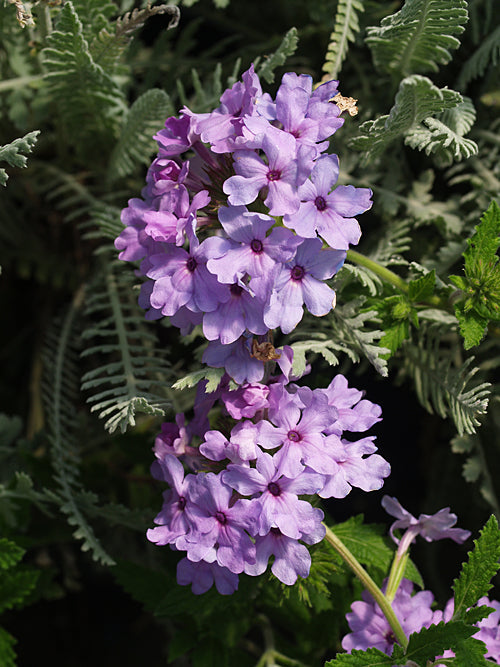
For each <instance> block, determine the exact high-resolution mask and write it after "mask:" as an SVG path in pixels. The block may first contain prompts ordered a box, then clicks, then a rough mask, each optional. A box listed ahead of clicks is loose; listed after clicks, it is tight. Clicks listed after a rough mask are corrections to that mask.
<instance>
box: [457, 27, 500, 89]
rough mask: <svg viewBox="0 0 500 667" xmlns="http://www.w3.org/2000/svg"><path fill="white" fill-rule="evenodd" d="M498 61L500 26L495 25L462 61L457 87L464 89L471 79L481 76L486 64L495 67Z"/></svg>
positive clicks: (499, 57)
mask: <svg viewBox="0 0 500 667" xmlns="http://www.w3.org/2000/svg"><path fill="white" fill-rule="evenodd" d="M499 61H500V26H497V27H496V28H495V30H493V32H492V33H491V34H490V35H488V37H487V38H486V39H484V40H482V42H481V45H480V46H479V47H478V48H477V50H476V51H475V52H474V53H473V54H472V55H471V57H470V58H469V59H468V60H467V61H466V62H465V63H464V65H463V67H462V71H461V72H460V76H459V77H458V81H457V88H459V89H460V90H465V88H466V87H467V84H468V83H470V82H471V81H472V80H473V79H476V78H477V77H479V76H482V75H483V74H484V72H485V70H486V68H487V67H488V66H493V67H496V66H497V65H498V63H499Z"/></svg>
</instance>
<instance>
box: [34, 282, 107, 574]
mask: <svg viewBox="0 0 500 667" xmlns="http://www.w3.org/2000/svg"><path fill="white" fill-rule="evenodd" d="M82 298H83V293H82V291H81V290H80V291H79V292H77V293H76V295H75V299H74V300H73V303H72V304H71V306H70V307H69V309H68V310H67V312H66V314H65V315H64V317H62V318H61V319H58V320H57V321H55V322H54V325H53V327H52V328H51V329H50V330H49V332H48V335H47V341H46V347H45V354H44V368H45V373H44V399H45V413H46V420H47V434H48V438H49V442H50V447H51V460H52V466H53V468H54V473H55V474H54V479H55V481H56V483H57V494H58V496H59V497H60V509H61V511H62V512H63V513H64V514H66V516H67V520H68V523H69V524H70V525H72V526H75V528H76V529H75V532H74V537H75V538H76V539H78V540H82V541H83V543H82V550H83V551H89V550H90V551H91V552H92V556H93V558H94V559H95V560H98V561H100V562H101V563H103V564H105V565H113V563H114V561H113V559H112V558H111V557H110V556H109V555H108V554H107V553H106V551H105V550H104V549H103V547H102V545H101V544H100V542H99V541H98V539H97V538H96V536H95V534H94V531H93V529H92V527H91V526H90V525H89V524H88V522H87V520H86V518H85V516H84V514H83V512H82V511H81V509H80V507H79V504H78V501H77V499H76V496H77V494H78V493H79V492H81V491H82V486H81V483H80V481H79V479H78V477H79V447H78V444H79V443H78V440H77V437H76V436H77V433H78V420H77V416H76V414H75V405H76V401H77V396H78V391H79V373H78V369H77V359H78V355H77V350H76V349H75V342H76V341H77V340H78V333H77V331H78V327H79V324H80V322H79V316H80V310H81V305H82Z"/></svg>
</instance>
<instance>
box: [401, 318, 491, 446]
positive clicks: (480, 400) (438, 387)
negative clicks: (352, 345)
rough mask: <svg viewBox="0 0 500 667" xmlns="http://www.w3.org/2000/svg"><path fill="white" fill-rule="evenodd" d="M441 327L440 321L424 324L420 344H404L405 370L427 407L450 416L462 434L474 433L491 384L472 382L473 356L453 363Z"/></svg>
mask: <svg viewBox="0 0 500 667" xmlns="http://www.w3.org/2000/svg"><path fill="white" fill-rule="evenodd" d="M446 328H447V327H446ZM441 331H442V330H441V329H440V325H438V324H431V325H425V326H421V334H420V336H419V340H418V343H417V345H415V346H412V345H409V344H405V347H404V348H403V352H404V354H405V372H406V373H408V374H409V375H410V376H411V377H412V378H413V381H414V384H415V391H416V394H417V397H418V399H419V401H420V403H421V404H422V405H423V406H424V408H425V409H426V410H428V411H429V412H431V413H433V412H436V413H437V414H438V415H440V416H441V417H443V418H446V417H448V416H451V417H452V418H453V421H454V423H455V427H456V429H457V431H458V433H459V434H460V435H461V434H463V433H474V432H475V431H476V429H477V427H478V426H479V424H480V422H479V417H480V416H481V415H483V414H485V412H486V409H487V406H488V396H489V394H490V384H489V383H487V382H482V383H479V384H473V383H472V379H473V378H474V376H475V375H476V374H477V372H478V368H477V367H474V366H473V363H474V358H473V357H469V358H468V359H466V360H465V362H464V363H461V365H460V366H459V367H454V365H453V363H452V360H451V359H450V358H449V355H448V353H447V350H446V349H444V348H441V347H440V341H441V335H442V333H441ZM471 385H472V386H471Z"/></svg>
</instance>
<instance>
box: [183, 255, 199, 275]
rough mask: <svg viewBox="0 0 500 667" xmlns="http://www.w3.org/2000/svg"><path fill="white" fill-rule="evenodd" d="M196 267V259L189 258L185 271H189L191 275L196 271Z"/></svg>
mask: <svg viewBox="0 0 500 667" xmlns="http://www.w3.org/2000/svg"><path fill="white" fill-rule="evenodd" d="M197 266H198V262H197V261H196V259H195V258H194V257H190V258H189V259H188V261H187V262H186V267H187V270H188V271H190V272H191V273H193V272H194V270H195V269H196V267H197Z"/></svg>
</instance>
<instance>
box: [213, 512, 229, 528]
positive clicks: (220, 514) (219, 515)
mask: <svg viewBox="0 0 500 667" xmlns="http://www.w3.org/2000/svg"><path fill="white" fill-rule="evenodd" d="M215 518H216V519H217V521H218V522H219V523H221V524H222V525H223V526H224V525H225V524H226V523H227V518H226V515H225V514H224V512H216V513H215Z"/></svg>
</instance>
